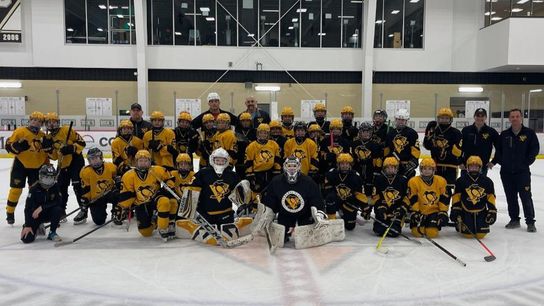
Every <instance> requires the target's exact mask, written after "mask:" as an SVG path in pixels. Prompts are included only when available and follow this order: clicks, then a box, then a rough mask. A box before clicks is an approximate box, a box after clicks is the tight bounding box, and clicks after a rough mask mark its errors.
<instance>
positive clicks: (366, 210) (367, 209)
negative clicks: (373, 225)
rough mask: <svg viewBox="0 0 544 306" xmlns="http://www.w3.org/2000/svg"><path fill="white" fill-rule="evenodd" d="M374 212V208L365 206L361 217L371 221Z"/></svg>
mask: <svg viewBox="0 0 544 306" xmlns="http://www.w3.org/2000/svg"><path fill="white" fill-rule="evenodd" d="M371 212H372V206H370V205H364V206H363V209H362V210H361V217H363V219H365V220H370V213H371Z"/></svg>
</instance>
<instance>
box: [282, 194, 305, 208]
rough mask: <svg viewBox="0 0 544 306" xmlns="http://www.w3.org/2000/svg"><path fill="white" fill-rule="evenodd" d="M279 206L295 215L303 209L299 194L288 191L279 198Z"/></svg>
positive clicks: (302, 200) (302, 201)
mask: <svg viewBox="0 0 544 306" xmlns="http://www.w3.org/2000/svg"><path fill="white" fill-rule="evenodd" d="M281 206H283V208H284V209H285V210H287V211H288V212H290V213H297V212H299V211H301V210H302V208H304V199H303V198H302V196H301V195H300V193H298V192H296V191H294V190H290V191H288V192H287V193H285V194H284V195H283V197H282V198H281Z"/></svg>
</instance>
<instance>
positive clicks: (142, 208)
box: [116, 150, 178, 240]
mask: <svg viewBox="0 0 544 306" xmlns="http://www.w3.org/2000/svg"><path fill="white" fill-rule="evenodd" d="M134 160H135V161H136V168H135V169H132V170H129V171H128V172H126V173H125V174H124V175H123V177H122V179H121V181H122V184H121V194H120V195H119V206H120V207H121V208H123V209H128V208H130V207H131V206H132V205H134V206H135V208H134V212H135V213H136V219H138V231H139V232H140V234H141V235H142V236H144V237H149V236H151V235H152V234H153V229H154V228H155V224H154V220H153V218H154V217H153V215H154V213H155V211H157V224H156V227H157V229H158V230H159V234H160V235H161V239H163V240H167V239H168V238H169V237H173V235H172V234H169V232H173V231H175V228H174V223H173V222H172V223H170V216H171V215H175V214H176V213H177V207H178V206H177V202H176V200H175V199H171V198H170V194H169V193H167V192H166V191H164V190H162V189H161V183H162V182H164V183H165V184H166V185H168V187H170V188H172V189H174V188H175V186H174V178H173V177H172V176H171V175H170V173H168V172H167V171H166V169H164V168H163V167H161V166H151V154H150V153H149V152H148V151H146V150H140V151H138V152H137V153H136V157H135V158H134ZM119 215H120V216H121V217H119ZM116 218H117V220H118V221H122V220H123V219H124V213H123V211H121V210H119V211H118V216H117V217H116ZM169 224H171V226H169Z"/></svg>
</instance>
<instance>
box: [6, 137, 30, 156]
mask: <svg viewBox="0 0 544 306" xmlns="http://www.w3.org/2000/svg"><path fill="white" fill-rule="evenodd" d="M11 147H12V148H14V149H15V151H17V152H19V153H21V152H24V151H26V150H28V149H30V145H29V144H28V141H26V139H23V140H20V141H17V142H14V143H12V144H11Z"/></svg>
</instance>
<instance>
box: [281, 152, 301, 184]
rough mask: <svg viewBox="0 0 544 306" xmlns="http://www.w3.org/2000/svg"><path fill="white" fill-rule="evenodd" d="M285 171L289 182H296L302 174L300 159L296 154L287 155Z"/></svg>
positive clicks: (284, 165)
mask: <svg viewBox="0 0 544 306" xmlns="http://www.w3.org/2000/svg"><path fill="white" fill-rule="evenodd" d="M283 173H284V175H285V177H286V178H287V182H288V183H289V184H295V183H296V182H297V180H298V177H299V175H300V160H299V159H298V158H296V157H294V156H290V157H287V159H286V160H285V162H284V163H283Z"/></svg>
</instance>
